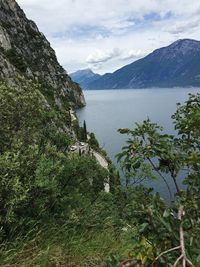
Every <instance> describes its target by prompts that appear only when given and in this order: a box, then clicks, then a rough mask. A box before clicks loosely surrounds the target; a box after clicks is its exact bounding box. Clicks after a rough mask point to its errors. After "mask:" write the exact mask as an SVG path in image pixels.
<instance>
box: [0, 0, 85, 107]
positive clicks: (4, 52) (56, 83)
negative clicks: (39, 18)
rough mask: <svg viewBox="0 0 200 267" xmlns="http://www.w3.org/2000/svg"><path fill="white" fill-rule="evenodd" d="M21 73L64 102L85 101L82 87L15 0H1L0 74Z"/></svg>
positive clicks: (8, 77)
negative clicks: (58, 59) (62, 64)
mask: <svg viewBox="0 0 200 267" xmlns="http://www.w3.org/2000/svg"><path fill="white" fill-rule="evenodd" d="M17 74H20V75H23V76H25V77H28V78H31V79H33V80H35V81H38V82H40V83H41V84H42V85H43V87H44V91H46V94H47V95H48V94H51V95H53V96H54V100H55V102H56V101H57V102H59V104H60V105H62V103H63V102H64V101H67V102H69V103H70V104H71V106H73V107H81V106H84V105H85V99H84V96H83V93H82V90H81V88H80V87H79V85H78V84H76V83H74V82H73V81H72V80H71V78H70V77H69V76H68V75H67V73H66V71H65V70H64V69H63V67H62V66H61V65H60V64H59V63H58V61H57V58H56V55H55V52H54V50H53V49H52V48H51V46H50V43H49V42H48V41H47V39H46V38H45V36H44V35H43V34H42V33H41V32H40V31H39V30H38V28H37V26H36V24H35V23H34V22H33V21H31V20H28V19H27V18H26V15H25V14H24V12H23V10H22V9H21V8H20V7H19V6H18V4H17V3H16V1H15V0H0V78H1V79H3V80H5V81H7V82H10V81H11V80H12V77H14V76H15V75H17Z"/></svg>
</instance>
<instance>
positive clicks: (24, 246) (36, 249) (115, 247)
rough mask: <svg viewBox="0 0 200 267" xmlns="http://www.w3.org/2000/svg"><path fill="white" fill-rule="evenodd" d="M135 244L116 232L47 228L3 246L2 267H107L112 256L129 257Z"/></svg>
mask: <svg viewBox="0 0 200 267" xmlns="http://www.w3.org/2000/svg"><path fill="white" fill-rule="evenodd" d="M129 249H131V243H130V242H127V240H126V239H124V238H120V236H119V235H116V233H115V231H114V230H113V229H110V228H108V229H103V230H85V231H79V232H77V230H76V229H75V228H74V229H68V228H67V227H66V226H63V227H60V228H58V227H56V226H55V227H52V226H51V227H46V228H43V229H42V230H37V231H36V232H34V234H33V233H30V234H28V235H27V236H26V237H24V238H18V239H16V240H15V241H11V242H7V243H4V244H2V245H1V250H0V253H1V254H0V266H2V267H60V266H65V267H76V266H78V267H101V266H102V267H103V266H106V265H105V262H106V259H107V258H108V257H109V256H110V255H121V256H123V255H124V256H125V255H126V256H127V251H128V250H129Z"/></svg>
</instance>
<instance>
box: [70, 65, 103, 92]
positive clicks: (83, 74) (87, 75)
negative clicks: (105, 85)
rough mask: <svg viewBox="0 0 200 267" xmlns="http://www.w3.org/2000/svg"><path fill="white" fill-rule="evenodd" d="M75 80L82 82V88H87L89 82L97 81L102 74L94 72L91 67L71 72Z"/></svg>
mask: <svg viewBox="0 0 200 267" xmlns="http://www.w3.org/2000/svg"><path fill="white" fill-rule="evenodd" d="M70 77H71V78H72V80H73V81H75V82H77V83H79V84H80V86H81V88H83V89H87V88H88V84H90V83H91V82H94V81H96V80H97V79H99V78H100V77H101V75H99V74H97V73H94V72H93V71H92V70H91V69H84V70H78V71H76V72H73V73H71V74H70Z"/></svg>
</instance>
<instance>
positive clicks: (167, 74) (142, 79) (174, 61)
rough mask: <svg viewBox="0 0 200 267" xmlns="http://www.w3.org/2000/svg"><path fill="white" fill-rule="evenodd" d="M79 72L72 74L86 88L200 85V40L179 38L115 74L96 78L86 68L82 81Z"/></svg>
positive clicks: (82, 72) (96, 76)
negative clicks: (91, 76)
mask: <svg viewBox="0 0 200 267" xmlns="http://www.w3.org/2000/svg"><path fill="white" fill-rule="evenodd" d="M87 72H89V71H88V70H87V71H86V74H87ZM79 73H80V72H76V75H75V73H74V74H73V75H72V76H71V77H72V79H73V80H74V81H76V82H78V83H80V85H82V86H83V88H84V89H128V88H148V87H163V88H164V87H186V86H194V87H195V86H200V41H196V40H192V39H181V40H177V41H176V42H174V43H172V44H171V45H169V46H166V47H162V48H160V49H156V50H155V51H153V52H152V53H151V54H149V55H147V56H146V57H144V58H142V59H139V60H137V61H135V62H133V63H131V64H129V65H126V66H124V67H122V68H120V69H118V70H116V71H115V72H113V73H106V74H104V75H102V76H99V77H98V75H97V74H94V75H95V76H94V79H93V80H92V79H90V77H89V79H88V76H87V75H84V71H83V70H82V71H81V74H82V76H81V80H80V76H79V75H78V74H79ZM90 73H91V71H90ZM82 81H84V83H83V82H82Z"/></svg>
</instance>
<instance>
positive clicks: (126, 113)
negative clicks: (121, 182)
mask: <svg viewBox="0 0 200 267" xmlns="http://www.w3.org/2000/svg"><path fill="white" fill-rule="evenodd" d="M199 91H200V90H199V89H197V88H184V89H181V88H169V89H166V88H165V89H158V88H156V89H130V90H90V91H89V90H88V91H84V95H85V98H86V103H87V106H86V107H84V108H82V109H80V110H78V111H77V116H78V118H79V120H80V123H81V124H82V123H83V121H84V120H85V121H86V124H87V129H88V131H90V132H94V133H95V135H96V137H97V139H98V141H99V143H100V145H101V147H103V148H104V149H105V150H106V151H107V154H108V156H109V157H110V158H111V159H112V161H113V163H114V164H115V165H116V166H117V167H119V166H118V165H117V162H116V158H115V155H116V154H117V153H119V152H120V151H121V148H122V146H123V145H125V140H126V139H127V136H125V135H121V134H120V133H118V132H117V130H118V129H119V128H133V127H134V124H135V122H142V121H143V120H145V119H147V117H149V118H150V119H151V120H152V121H153V122H157V123H158V124H159V125H161V126H163V127H164V129H165V131H166V132H167V133H174V125H173V123H172V119H171V115H172V114H173V113H174V112H175V111H176V103H178V102H180V103H183V102H184V101H185V100H186V99H187V98H188V93H197V92H199ZM145 184H146V185H147V186H149V187H153V188H154V190H155V191H158V192H160V194H161V196H162V197H164V198H165V199H166V200H168V198H169V195H168V192H167V190H166V186H165V184H164V183H163V181H162V180H160V181H151V182H146V183H145ZM179 184H181V179H179ZM171 188H172V190H173V191H175V189H174V186H173V184H172V183H171Z"/></svg>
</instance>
